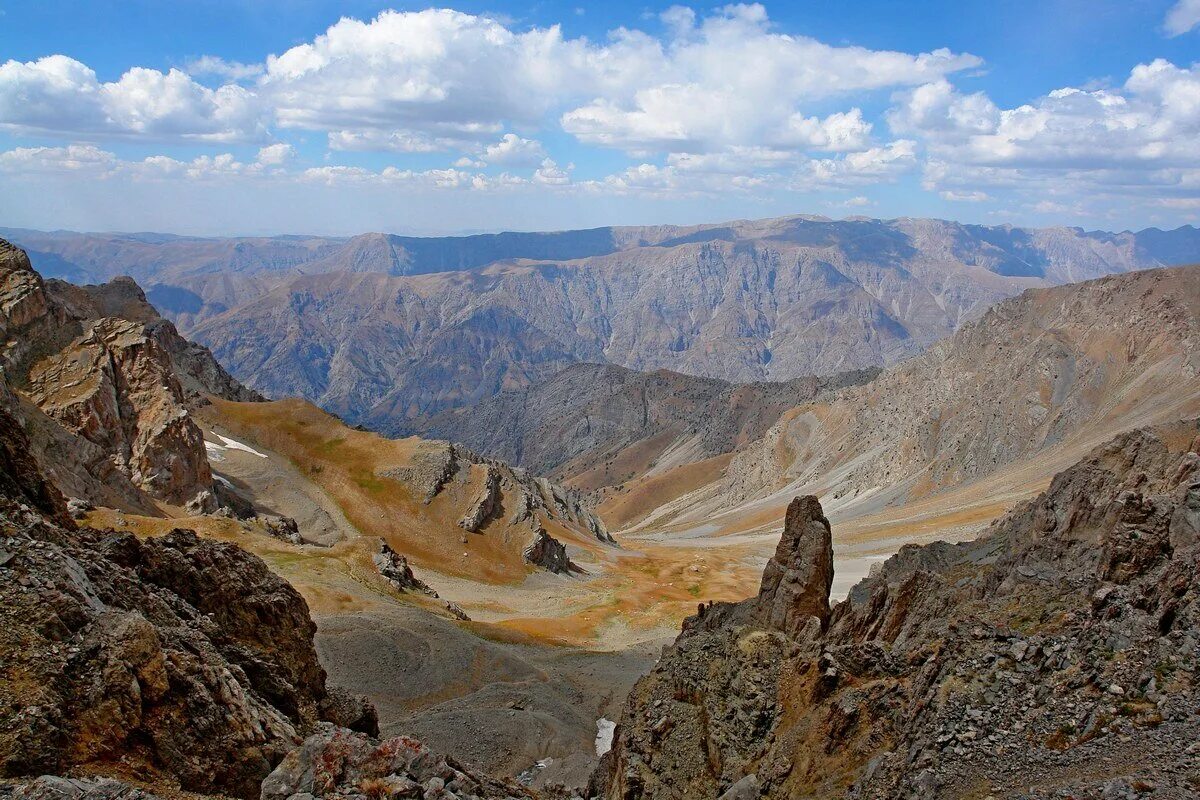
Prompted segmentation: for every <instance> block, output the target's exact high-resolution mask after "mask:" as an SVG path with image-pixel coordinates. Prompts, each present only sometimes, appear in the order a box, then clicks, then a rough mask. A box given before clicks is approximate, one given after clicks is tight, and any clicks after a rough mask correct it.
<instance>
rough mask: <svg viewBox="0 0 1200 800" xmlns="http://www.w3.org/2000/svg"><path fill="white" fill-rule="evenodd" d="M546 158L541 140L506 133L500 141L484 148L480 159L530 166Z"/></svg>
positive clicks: (488, 162) (509, 164) (488, 161)
mask: <svg viewBox="0 0 1200 800" xmlns="http://www.w3.org/2000/svg"><path fill="white" fill-rule="evenodd" d="M545 159H546V149H545V148H544V147H542V143H541V142H539V141H537V140H536V139H523V138H521V137H520V136H517V135H516V134H515V133H506V134H504V136H503V138H501V139H500V141H498V142H496V143H495V144H490V145H488V146H487V147H485V148H483V153H482V154H481V155H480V159H479V160H480V161H482V162H483V163H485V164H500V165H503V166H517V167H529V166H534V165H536V164H541V163H542V162H543V161H544V160H545Z"/></svg>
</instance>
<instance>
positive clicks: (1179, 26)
mask: <svg viewBox="0 0 1200 800" xmlns="http://www.w3.org/2000/svg"><path fill="white" fill-rule="evenodd" d="M1197 25H1200V0H1179V2H1177V3H1176V4H1175V5H1173V6H1171V10H1170V11H1168V12H1167V18H1166V20H1164V21H1163V28H1165V29H1166V31H1167V35H1168V36H1182V35H1183V34H1185V33H1187V32H1188V31H1190V30H1192V29H1193V28H1195V27H1196V26H1197Z"/></svg>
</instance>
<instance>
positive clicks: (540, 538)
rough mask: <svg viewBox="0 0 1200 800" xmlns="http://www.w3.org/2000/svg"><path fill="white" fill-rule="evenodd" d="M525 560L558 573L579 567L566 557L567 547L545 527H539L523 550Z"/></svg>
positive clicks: (569, 571) (568, 571)
mask: <svg viewBox="0 0 1200 800" xmlns="http://www.w3.org/2000/svg"><path fill="white" fill-rule="evenodd" d="M524 556H525V560H526V561H528V562H529V563H530V564H534V565H536V566H539V567H542V568H543V569H547V570H549V571H550V572H554V573H557V574H559V575H567V574H569V573H571V572H575V571H578V570H579V568H578V567H577V566H575V564H574V563H572V562H571V559H570V558H568V557H567V547H566V545H564V544H563V543H562V542H560V541H558V540H557V539H555V538H554V537H553V536H551V535H550V534H549V533H547V532H546V529H545V528H542V527H539V528H538V529H537V532H536V533H535V534H534V537H533V541H532V542H530V543H529V546H528V547H526V548H525V550H524Z"/></svg>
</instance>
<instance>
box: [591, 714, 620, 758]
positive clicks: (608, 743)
mask: <svg viewBox="0 0 1200 800" xmlns="http://www.w3.org/2000/svg"><path fill="white" fill-rule="evenodd" d="M616 730H617V723H615V722H613V721H612V720H610V719H605V718H604V717H601V718H600V719H598V720H596V755H597V756H602V755H604V754H605V753H607V752H608V751H609V750H612V742H613V734H614V733H616Z"/></svg>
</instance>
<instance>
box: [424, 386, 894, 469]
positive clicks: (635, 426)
mask: <svg viewBox="0 0 1200 800" xmlns="http://www.w3.org/2000/svg"><path fill="white" fill-rule="evenodd" d="M877 374H878V371H877V370H874V369H867V370H856V371H853V372H847V373H841V374H839V375H835V376H833V377H831V378H818V377H806V378H796V379H793V380H790V381H786V382H781V383H749V384H736V383H730V382H728V381H722V380H717V379H715V378H698V377H694V376H691V375H684V374H681V373H678V372H669V371H667V370H659V371H657V372H635V371H633V370H628V369H625V368H623V367H617V366H613V365H609V364H574V365H572V366H569V367H567V368H566V369H564V370H563V371H562V372H560V373H558V374H557V375H554V376H553V377H551V378H549V379H548V380H545V381H542V382H539V383H536V384H534V385H533V386H530V387H528V388H525V389H519V390H513V391H509V392H503V393H501V394H498V395H496V396H495V397H492V398H489V399H487V400H484V401H482V402H480V403H476V404H475V405H471V406H467V407H464V408H456V409H452V410H449V411H446V412H443V413H441V414H438V415H437V416H435V417H433V418H431V419H429V420H424V421H421V422H419V423H418V424H417V425H415V429H416V431H417V432H419V433H420V434H421V435H422V436H430V437H434V438H439V439H450V440H452V441H456V442H462V443H464V444H465V445H467V446H468V447H471V448H472V449H474V450H476V451H478V452H480V453H483V454H486V455H487V456H490V457H492V458H497V459H500V460H503V461H507V462H509V463H512V464H516V465H518V466H522V467H525V468H527V469H529V470H531V471H533V472H535V473H537V474H539V475H550V476H552V477H555V478H557V479H566V478H571V477H576V476H579V477H581V478H582V479H583V480H586V481H587V482H588V483H589V484H590V485H591V486H593V487H595V486H608V485H614V484H618V483H621V482H622V481H625V480H628V479H629V478H630V477H632V476H635V475H637V474H640V473H643V472H645V471H647V470H650V469H654V468H658V469H663V468H666V467H669V466H671V465H674V464H679V463H683V462H688V461H692V462H694V461H700V460H702V459H705V458H711V457H713V456H717V455H721V454H723V453H728V452H731V451H732V450H734V449H735V448H736V447H738V446H739V445H742V444H745V443H746V442H750V441H753V440H755V439H758V438H759V437H761V436H762V435H763V434H764V433H765V432H766V431H767V429H768V428H770V427H771V426H772V425H773V424H775V422H776V421H778V419H779V417H780V415H782V414H783V413H784V412H785V411H787V410H788V409H790V408H794V407H795V406H798V405H801V404H803V403H807V402H811V401H813V400H815V399H816V398H817V397H819V396H821V395H823V394H825V393H828V392H831V391H833V390H835V389H839V388H842V387H845V386H853V385H857V384H860V383H866V382H867V381H869V380H870V379H872V378H873V377H875V375H877Z"/></svg>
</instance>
